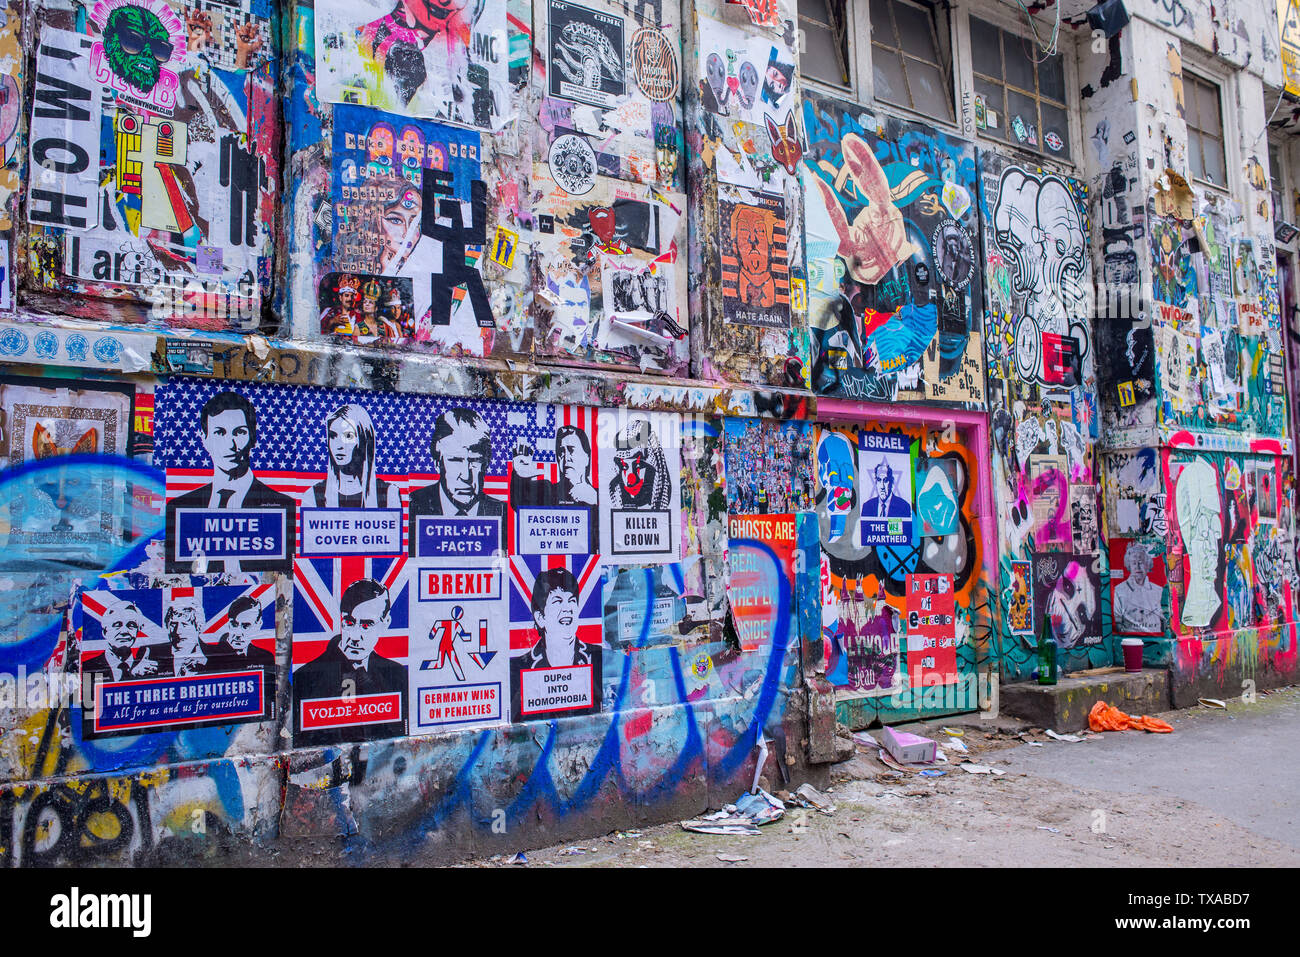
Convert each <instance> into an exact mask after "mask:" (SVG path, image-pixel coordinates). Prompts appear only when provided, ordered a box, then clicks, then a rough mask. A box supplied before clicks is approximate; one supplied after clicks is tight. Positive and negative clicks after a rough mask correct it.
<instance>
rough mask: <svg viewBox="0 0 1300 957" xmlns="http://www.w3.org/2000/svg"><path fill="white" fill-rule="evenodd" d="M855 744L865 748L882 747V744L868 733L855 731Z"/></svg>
mask: <svg viewBox="0 0 1300 957" xmlns="http://www.w3.org/2000/svg"><path fill="white" fill-rule="evenodd" d="M853 742H854V744H860V745H862V746H863V747H864V748H878V747H880V742H879V741H877V740H876V739H875V738H873V737H872V736H871V735H869V734H867V732H865V731H854V732H853Z"/></svg>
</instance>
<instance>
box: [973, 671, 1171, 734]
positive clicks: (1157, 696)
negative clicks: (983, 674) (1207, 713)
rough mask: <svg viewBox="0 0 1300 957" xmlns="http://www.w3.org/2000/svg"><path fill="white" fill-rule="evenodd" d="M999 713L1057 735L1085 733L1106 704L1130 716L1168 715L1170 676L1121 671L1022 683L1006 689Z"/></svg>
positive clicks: (1001, 697) (1006, 686)
mask: <svg viewBox="0 0 1300 957" xmlns="http://www.w3.org/2000/svg"><path fill="white" fill-rule="evenodd" d="M999 695H1000V700H999V710H1001V711H1002V712H1003V713H1005V714H1009V715H1012V716H1014V717H1017V718H1023V719H1024V720H1026V721H1030V722H1032V723H1033V724H1034V725H1035V726H1037V727H1041V728H1051V729H1052V730H1054V731H1082V730H1084V729H1086V728H1087V727H1088V712H1089V711H1090V710H1092V706H1093V705H1094V704H1095V703H1096V702H1098V701H1105V702H1106V703H1107V704H1111V705H1114V706H1115V707H1117V708H1119V709H1120V710H1121V711H1127V712H1129V713H1130V714H1155V713H1157V712H1160V711H1168V710H1169V708H1170V699H1169V675H1168V672H1167V671H1165V670H1164V669H1163V668H1148V669H1144V670H1142V671H1140V672H1138V673H1137V674H1126V673H1125V672H1122V671H1117V672H1115V673H1114V674H1109V675H1095V676H1092V677H1088V678H1062V679H1061V680H1060V682H1059V683H1057V684H1054V685H1040V684H1037V683H1029V682H1024V683H1019V684H1007V685H1002V687H1001V689H1000V692H999Z"/></svg>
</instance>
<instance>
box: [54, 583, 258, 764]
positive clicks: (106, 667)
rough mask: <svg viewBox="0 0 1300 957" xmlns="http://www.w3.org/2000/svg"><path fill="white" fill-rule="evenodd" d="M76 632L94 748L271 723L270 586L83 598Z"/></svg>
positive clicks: (87, 730)
mask: <svg viewBox="0 0 1300 957" xmlns="http://www.w3.org/2000/svg"><path fill="white" fill-rule="evenodd" d="M72 626H73V629H74V631H75V632H76V633H77V634H78V635H79V636H80V645H81V676H82V681H83V688H84V689H85V691H86V692H87V693H88V695H89V697H88V698H87V699H85V700H84V702H83V708H84V709H85V710H84V712H83V721H82V726H81V730H82V733H83V734H85V735H86V736H87V737H89V738H95V737H100V736H108V735H138V734H143V733H145V732H155V731H178V730H184V729H187V728H196V727H207V726H211V725H232V724H247V723H249V722H256V721H268V720H270V719H271V718H273V717H274V713H275V681H276V671H275V586H274V585H270V584H257V585H251V586H247V587H226V586H212V587H208V588H188V587H173V588H157V589H122V590H118V591H108V590H93V591H85V592H82V593H81V596H80V600H79V601H77V602H76V603H75V604H74V605H73V618H72Z"/></svg>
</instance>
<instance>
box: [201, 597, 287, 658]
mask: <svg viewBox="0 0 1300 957" xmlns="http://www.w3.org/2000/svg"><path fill="white" fill-rule="evenodd" d="M226 616H227V623H226V628H225V630H224V631H223V632H222V633H221V637H220V638H218V639H217V643H216V644H215V645H213V646H212V649H211V652H210V654H209V656H208V657H209V659H210V660H211V661H212V664H213V667H212V669H210V670H217V669H220V670H221V671H243V670H246V669H248V668H263V669H265V670H266V672H267V674H268V676H270V675H271V673H272V672H273V670H274V668H275V656H274V655H272V654H271V653H270V652H269V651H264V650H263V649H261V648H259V647H257V645H255V644H253V639H254V638H255V637H257V633H258V632H259V631H261V628H262V606H261V604H260V603H259V602H258V601H257V599H256V598H250V597H249V596H248V595H241V596H239V597H238V598H236V599H235V600H234V601H232V602H231V603H230V608H229V609H227V611H226Z"/></svg>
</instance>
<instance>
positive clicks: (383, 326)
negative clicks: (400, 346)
mask: <svg viewBox="0 0 1300 957" xmlns="http://www.w3.org/2000/svg"><path fill="white" fill-rule="evenodd" d="M316 306H317V309H319V311H320V331H321V332H323V333H325V334H326V335H331V336H345V337H347V338H349V339H351V340H352V341H353V342H356V343H358V344H360V345H368V344H370V343H373V342H379V341H384V342H402V341H404V340H406V339H409V338H410V337H411V336H413V335H415V331H416V322H415V288H414V285H413V283H412V281H411V280H410V279H408V278H405V277H396V276H372V275H368V274H366V273H326V274H325V276H324V277H322V279H321V282H320V286H319V288H318V289H317V290H316Z"/></svg>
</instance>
